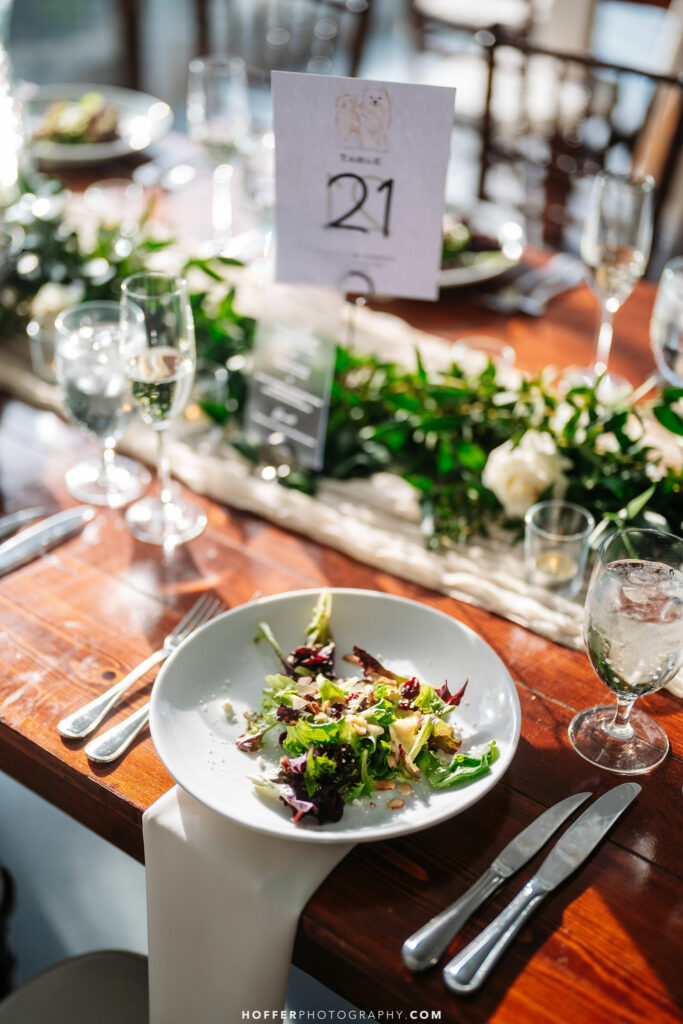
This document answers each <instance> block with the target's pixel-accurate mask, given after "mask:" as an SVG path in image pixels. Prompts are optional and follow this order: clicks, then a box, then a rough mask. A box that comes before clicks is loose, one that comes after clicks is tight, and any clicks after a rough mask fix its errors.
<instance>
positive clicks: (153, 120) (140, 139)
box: [27, 82, 173, 166]
mask: <svg viewBox="0 0 683 1024" xmlns="http://www.w3.org/2000/svg"><path fill="white" fill-rule="evenodd" d="M87 92H99V93H101V94H102V96H104V99H105V101H106V102H107V103H111V104H112V105H113V106H115V107H117V108H118V111H119V122H118V127H119V132H120V135H121V137H120V138H118V139H114V140H113V141H112V142H92V143H90V142H74V143H65V142H48V141H47V140H45V139H41V140H40V141H38V142H33V143H32V146H33V152H34V154H35V156H36V158H37V159H38V160H39V161H40V162H41V163H46V164H53V165H55V166H60V165H61V166H77V165H80V164H96V163H100V162H102V161H106V160H116V159H118V158H120V157H123V156H128V155H129V154H131V153H139V152H142V151H143V150H144V149H146V148H147V147H148V146H150V145H151V144H152V143H153V142H157V141H158V140H159V139H161V138H163V136H164V135H166V134H167V132H168V131H170V128H171V125H172V124H173V112H172V111H171V108H170V107H169V105H168V104H167V103H164V102H163V100H158V99H156V97H154V96H148V95H147V93H144V92H134V91H133V90H131V89H119V88H118V87H116V86H111V85H87V84H86V85H84V84H79V83H73V82H70V83H67V84H60V85H41V86H38V87H37V88H36V89H35V91H32V92H31V93H30V95H29V96H28V97H27V106H28V120H29V135H31V136H32V135H33V132H34V131H35V130H36V129H37V127H38V125H39V124H40V120H41V117H42V115H43V113H44V112H45V110H46V109H47V107H48V106H49V105H50V103H53V102H54V101H55V100H78V99H80V98H81V96H83V94H84V93H87Z"/></svg>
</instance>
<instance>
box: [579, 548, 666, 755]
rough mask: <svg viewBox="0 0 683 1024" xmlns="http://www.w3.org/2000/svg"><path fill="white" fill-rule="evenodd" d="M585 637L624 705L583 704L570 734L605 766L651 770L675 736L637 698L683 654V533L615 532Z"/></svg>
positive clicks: (593, 587)
mask: <svg viewBox="0 0 683 1024" xmlns="http://www.w3.org/2000/svg"><path fill="white" fill-rule="evenodd" d="M584 637H585V641H586V647H587V649H588V656H589V658H590V662H591V665H592V666H593V668H594V669H595V671H596V673H597V675H598V677H599V679H600V680H601V681H602V682H603V683H604V684H605V685H606V686H608V687H609V688H610V689H611V690H613V691H614V693H615V694H616V697H617V705H616V708H615V707H614V705H607V706H602V707H594V708H589V709H588V710H587V711H582V712H580V713H579V714H578V715H576V716H575V717H574V719H573V720H572V722H571V724H570V726H569V738H570V740H571V742H572V744H573V746H574V748H575V750H576V751H577V752H578V753H579V754H581V756H582V757H584V758H585V759H586V760H587V761H590V762H591V763H592V764H595V765H598V767H600V768H607V769H609V770H610V771H613V772H619V773H621V774H623V775H636V774H641V773H642V772H647V771H650V769H651V768H654V767H655V766H656V765H658V764H659V763H660V761H662V760H663V759H664V757H665V756H666V753H667V750H668V749H669V741H668V739H667V736H666V733H665V732H664V730H663V729H662V728H661V726H659V725H658V724H657V722H655V721H654V720H653V719H652V718H650V717H649V715H646V714H645V713H644V712H642V711H640V710H634V709H633V705H634V703H635V701H636V699H637V698H638V697H642V696H644V695H645V694H648V693H652V692H653V691H654V690H658V689H660V687H662V686H665V685H666V684H667V683H668V682H670V681H671V679H673V677H674V675H675V674H676V672H677V671H678V669H679V668H680V666H681V663H682V662H683V540H681V539H680V538H678V537H674V536H673V535H672V534H667V533H660V532H658V531H656V530H624V531H622V532H620V533H617V534H615V535H614V536H613V537H611V538H609V539H608V540H607V541H606V542H605V543H604V545H603V546H602V548H601V550H600V553H599V556H598V559H597V562H596V564H595V568H594V570H593V574H592V576H591V581H590V585H589V588H588V595H587V597H586V608H585V615H584Z"/></svg>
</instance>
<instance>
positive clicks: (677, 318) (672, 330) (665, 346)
mask: <svg viewBox="0 0 683 1024" xmlns="http://www.w3.org/2000/svg"><path fill="white" fill-rule="evenodd" d="M650 341H651V343H652V351H653V353H654V357H655V360H656V362H657V366H658V368H659V371H660V373H661V374H662V376H663V377H664V379H665V380H666V382H667V383H668V384H671V385H673V386H674V387H678V388H681V387H683V256H676V257H674V259H672V260H669V262H668V263H667V264H666V266H665V267H664V270H663V271H662V276H661V277H660V279H659V286H658V288H657V298H656V299H655V305H654V309H653V311H652V319H651V320H650Z"/></svg>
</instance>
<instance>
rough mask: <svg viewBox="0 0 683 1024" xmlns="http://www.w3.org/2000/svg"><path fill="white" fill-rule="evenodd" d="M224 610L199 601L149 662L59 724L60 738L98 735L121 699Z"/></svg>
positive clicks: (205, 599)
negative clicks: (147, 673) (209, 620)
mask: <svg viewBox="0 0 683 1024" xmlns="http://www.w3.org/2000/svg"><path fill="white" fill-rule="evenodd" d="M220 606H221V601H220V600H219V599H218V598H212V597H211V596H210V595H209V594H204V595H203V596H202V597H200V598H199V600H198V601H195V603H194V604H193V605H192V607H191V608H190V610H189V612H188V613H187V615H185V616H184V617H183V618H182V619H181V620H180V622H179V623H178V625H177V626H176V627H175V629H173V630H171V632H170V633H169V634H168V636H167V637H166V638H165V639H164V641H163V643H162V645H161V647H160V648H159V650H158V651H154V653H153V654H150V656H149V657H148V658H145V660H144V661H143V662H141V663H140V664H139V665H137V666H136V667H135V668H134V669H133V670H132V671H131V672H129V673H128V675H126V676H124V677H123V679H120V680H119V681H118V683H114V685H113V686H111V687H110V688H109V689H108V690H105V692H104V693H101V694H100V696H99V697H96V698H95V700H91V701H90V703H89V704H86V705H85V706H84V707H82V708H79V710H78V711H74V712H72V714H70V715H67V716H66V718H63V719H62V720H61V722H59V723H58V724H57V730H58V732H59V733H60V735H61V736H64V737H65V738H66V739H69V740H76V739H82V738H83V737H84V736H89V735H90V733H91V732H94V731H95V729H96V728H97V726H98V725H99V724H100V722H101V721H102V720H103V719H104V718H105V717H106V715H108V714H109V712H110V711H111V709H112V708H113V707H114V705H115V704H116V702H117V701H118V700H119V698H120V697H122V696H123V694H124V693H125V692H126V691H127V690H128V689H130V687H131V686H132V685H133V684H134V683H136V682H137V681H138V679H140V678H141V677H142V676H144V674H145V673H146V672H148V671H149V670H150V669H151V668H153V666H154V665H158V664H159V662H160V661H164V659H165V658H168V656H169V654H171V653H172V652H173V651H174V650H175V649H176V647H177V646H178V644H180V643H181V642H182V641H183V640H185V638H186V637H188V636H189V635H190V633H192V631H193V630H195V629H196V628H197V627H198V626H201V625H202V623H203V622H206V620H207V619H209V618H211V617H212V616H213V615H215V614H216V611H217V610H218V608H219V607H220Z"/></svg>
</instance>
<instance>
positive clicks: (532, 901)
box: [401, 782, 641, 994]
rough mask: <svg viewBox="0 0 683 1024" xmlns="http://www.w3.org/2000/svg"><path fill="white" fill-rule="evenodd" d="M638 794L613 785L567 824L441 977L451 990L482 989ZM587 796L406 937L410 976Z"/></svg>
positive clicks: (515, 844)
mask: <svg viewBox="0 0 683 1024" xmlns="http://www.w3.org/2000/svg"><path fill="white" fill-rule="evenodd" d="M640 790H641V787H640V786H639V785H637V783H635V782H627V783H625V784H624V785H621V786H616V787H614V788H613V789H611V790H609V791H608V792H607V793H604V794H603V795H602V796H601V797H599V798H598V799H597V800H596V801H595V803H593V804H591V806H590V807H588V809H587V810H585V811H584V812H583V814H582V815H581V816H580V817H579V818H577V820H576V821H575V822H574V823H573V824H572V825H570V827H569V828H568V829H567V831H566V832H565V833H564V834H563V835H562V836H561V837H560V838H559V839H558V841H557V842H556V843H555V845H554V847H553V848H552V850H551V851H550V853H549V854H548V856H547V857H546V859H545V860H544V861H543V863H542V865H541V867H540V868H539V870H538V871H537V872H536V874H535V875H534V876H533V878H531V879H530V880H529V881H528V882H527V883H526V885H525V886H524V887H523V888H522V889H521V890H520V891H519V893H518V894H517V896H515V898H514V899H513V900H512V901H511V902H510V903H509V904H508V905H507V906H506V907H505V909H504V910H503V911H502V912H501V913H500V914H499V915H498V916H497V917H496V918H495V920H493V921H492V922H491V923H490V924H489V925H488V926H487V927H486V928H484V930H483V931H482V932H480V934H479V935H478V936H477V937H476V938H474V939H473V940H472V941H471V942H470V943H469V944H468V945H466V946H465V947H464V948H463V949H461V950H460V952H459V953H457V954H456V956H454V957H453V958H452V959H451V960H450V961H449V962H448V963H447V964H446V966H445V967H444V970H443V979H444V982H445V983H446V985H447V986H448V988H449V989H451V990H452V991H453V992H457V993H458V994H467V993H470V992H475V991H476V990H477V989H478V988H480V987H481V985H482V984H483V983H484V981H485V980H486V978H487V976H488V974H489V972H490V971H491V969H492V968H493V966H494V965H495V964H496V963H497V961H498V959H499V958H500V956H501V955H502V954H503V952H504V950H505V949H506V948H507V946H508V945H509V943H510V942H511V941H512V939H513V938H514V936H515V935H516V934H517V932H518V931H519V930H520V928H521V927H522V925H523V924H524V922H525V921H526V920H527V918H528V917H529V916H530V915H531V914H532V913H533V911H534V910H535V909H536V908H537V907H538V905H539V904H540V903H541V902H542V900H543V899H545V897H546V896H547V895H548V893H549V892H552V890H553V889H555V888H556V887H557V886H558V885H560V883H561V882H564V881H565V879H567V878H568V877H569V876H570V875H571V874H572V873H573V872H574V871H575V870H576V869H577V868H578V867H579V866H580V865H581V864H583V862H584V861H585V860H586V858H587V857H588V856H589V855H590V854H591V853H592V852H593V850H594V849H595V847H596V846H597V845H598V843H599V842H600V840H601V839H602V838H603V837H604V836H605V835H606V834H607V832H608V831H609V829H610V828H611V827H612V825H613V824H614V823H615V822H616V820H617V818H619V817H620V815H621V814H622V813H623V812H624V811H625V810H626V808H627V807H628V806H629V804H630V803H631V802H632V801H633V800H634V799H635V798H636V796H637V795H638V793H639V792H640ZM590 796H592V793H577V794H576V795H575V796H571V797H567V798H566V799H565V800H561V801H560V802H559V803H558V804H555V806H554V807H551V808H549V809H548V810H547V811H545V812H544V813H543V814H541V816H540V817H539V818H537V819H536V820H535V821H533V822H532V823H531V824H530V825H528V826H527V827H526V828H525V829H524V830H523V831H522V832H520V833H519V835H518V836H517V837H516V838H515V839H513V840H512V842H510V843H508V845H507V846H506V847H505V849H504V850H502V851H501V853H499V855H498V856H497V857H496V859H495V860H494V861H493V863H492V864H491V866H490V867H489V868H487V870H486V871H485V872H484V874H483V875H482V876H481V878H479V879H478V881H476V882H475V883H474V885H472V886H471V887H470V888H469V889H468V890H467V892H466V893H464V895H463V896H461V897H460V898H459V899H458V900H456V902H455V903H453V904H452V906H450V907H448V908H447V909H446V910H444V911H442V912H441V913H440V914H438V915H437V916H436V917H434V918H432V920H431V921H428V922H427V924H426V925H424V927H422V928H420V929H419V930H418V931H417V932H415V933H414V934H413V935H411V936H410V937H409V938H408V939H406V941H405V942H404V943H403V947H402V950H401V955H402V958H403V962H404V964H405V965H406V967H408V968H410V970H412V971H424V970H427V969H428V968H429V967H434V966H435V965H436V964H437V963H438V961H439V959H440V958H441V956H442V955H443V953H444V952H445V951H446V949H447V948H448V946H449V944H450V943H451V941H452V940H453V939H454V938H455V936H456V935H457V933H458V932H459V931H460V929H461V928H462V926H463V925H464V924H465V922H466V921H467V920H468V919H469V918H470V916H471V915H472V914H473V913H474V911H475V910H476V909H477V908H478V907H480V906H481V904H482V903H484V901H485V900H487V899H488V898H489V897H490V896H492V895H493V893H494V892H496V891H497V889H499V888H500V886H501V885H502V883H503V882H504V880H505V879H507V878H510V877H511V876H512V875H513V874H515V872H516V871H518V870H519V869H520V868H521V867H523V865H524V864H526V863H527V862H528V861H529V860H531V858H532V857H533V856H534V855H535V854H536V853H537V852H538V851H539V850H540V849H541V847H542V846H543V845H544V844H545V843H546V842H547V841H548V839H550V837H551V836H552V835H553V834H554V833H555V832H556V831H557V829H558V828H559V827H560V825H562V824H563V823H564V822H565V821H566V819H567V818H568V817H569V816H570V815H571V814H572V813H573V812H574V811H575V810H576V808H577V807H579V805H580V804H582V803H583V802H584V801H585V800H587V799H588V797H590Z"/></svg>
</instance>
